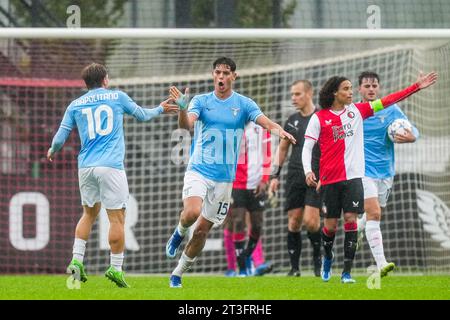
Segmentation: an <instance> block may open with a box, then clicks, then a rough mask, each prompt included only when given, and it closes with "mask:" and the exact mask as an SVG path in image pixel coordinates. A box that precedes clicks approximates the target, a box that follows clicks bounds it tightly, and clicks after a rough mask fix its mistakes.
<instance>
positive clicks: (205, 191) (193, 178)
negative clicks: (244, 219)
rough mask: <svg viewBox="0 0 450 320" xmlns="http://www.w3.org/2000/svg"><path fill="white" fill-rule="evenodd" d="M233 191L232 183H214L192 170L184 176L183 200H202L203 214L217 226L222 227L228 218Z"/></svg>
mask: <svg viewBox="0 0 450 320" xmlns="http://www.w3.org/2000/svg"><path fill="white" fill-rule="evenodd" d="M232 190H233V183H231V182H216V181H212V180H210V179H208V178H205V177H204V176H202V175H201V174H200V173H197V172H195V171H192V170H189V171H186V173H185V174H184V186H183V200H184V199H186V198H189V197H200V198H202V199H203V207H202V213H201V214H202V216H203V217H204V218H205V219H206V220H208V221H210V222H212V223H214V224H215V225H216V226H217V225H221V224H222V223H223V221H224V220H225V218H226V216H227V213H228V210H229V208H230V204H231V191H232Z"/></svg>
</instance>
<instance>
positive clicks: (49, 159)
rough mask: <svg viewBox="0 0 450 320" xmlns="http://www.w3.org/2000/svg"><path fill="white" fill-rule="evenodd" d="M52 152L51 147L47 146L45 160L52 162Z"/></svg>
mask: <svg viewBox="0 0 450 320" xmlns="http://www.w3.org/2000/svg"><path fill="white" fill-rule="evenodd" d="M54 154H55V153H54V152H53V149H52V148H49V149H48V151H47V160H48V161H50V162H53V155H54Z"/></svg>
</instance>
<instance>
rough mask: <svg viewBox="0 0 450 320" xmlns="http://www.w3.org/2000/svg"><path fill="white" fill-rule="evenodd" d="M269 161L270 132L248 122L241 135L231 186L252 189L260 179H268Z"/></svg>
mask: <svg viewBox="0 0 450 320" xmlns="http://www.w3.org/2000/svg"><path fill="white" fill-rule="evenodd" d="M270 162H271V143H270V132H269V131H268V130H265V129H264V128H262V127H261V126H259V125H257V124H255V123H254V122H249V123H248V124H247V126H246V127H245V130H244V135H243V136H242V143H241V150H240V154H239V159H238V165H237V169H236V179H235V180H234V183H233V188H234V189H246V190H253V189H256V187H257V186H258V185H259V183H260V182H261V181H264V182H267V181H269V175H270Z"/></svg>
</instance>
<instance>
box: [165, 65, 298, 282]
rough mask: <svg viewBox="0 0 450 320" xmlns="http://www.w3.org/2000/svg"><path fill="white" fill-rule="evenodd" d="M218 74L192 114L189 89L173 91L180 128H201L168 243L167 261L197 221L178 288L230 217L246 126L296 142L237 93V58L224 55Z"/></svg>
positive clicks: (174, 278) (177, 273) (178, 272)
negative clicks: (215, 227)
mask: <svg viewBox="0 0 450 320" xmlns="http://www.w3.org/2000/svg"><path fill="white" fill-rule="evenodd" d="M212 76H213V80H214V91H213V92H210V93H207V94H201V95H196V96H195V97H194V98H193V99H192V101H191V102H190V104H189V109H188V110H186V109H187V107H188V101H187V100H188V99H187V93H188V89H186V92H185V94H184V95H183V94H181V92H180V91H179V90H178V89H177V88H176V87H172V88H171V89H170V97H171V98H172V99H174V100H175V101H176V102H177V104H178V105H179V106H180V109H181V111H180V113H179V116H178V123H179V126H180V127H181V128H183V129H187V130H190V129H192V128H193V127H194V126H195V128H194V140H193V144H192V150H191V157H190V159H189V164H188V167H187V170H186V173H185V176H184V186H183V211H182V212H181V215H180V220H179V223H178V226H177V227H176V228H175V230H174V232H173V234H172V236H171V237H170V239H169V241H168V242H167V246H166V255H167V257H169V258H171V259H173V258H175V256H176V253H177V250H178V247H179V246H180V244H181V242H182V240H183V238H184V236H185V235H186V233H187V231H188V228H189V227H190V226H191V225H193V224H194V222H196V221H197V224H196V227H195V230H194V232H193V236H192V238H191V239H190V241H189V242H188V243H187V245H186V247H185V249H184V252H183V253H182V254H181V257H180V259H179V261H178V265H177V267H176V268H175V270H174V271H173V272H172V274H171V276H170V287H173V288H180V287H181V286H182V285H181V276H182V274H183V273H184V272H185V271H186V270H188V269H189V268H190V267H191V266H192V264H193V263H194V261H195V259H196V257H197V256H198V255H199V254H200V252H201V251H202V249H203V247H204V245H205V241H206V238H207V236H208V233H209V231H210V229H211V227H212V226H213V225H214V224H216V225H220V224H222V222H223V221H224V219H225V217H226V215H227V213H228V209H229V206H230V200H231V191H232V187H233V181H234V179H235V174H236V166H237V160H238V156H239V150H240V143H241V141H242V134H243V133H244V127H245V125H246V124H247V123H248V122H250V121H253V122H255V123H256V124H259V125H260V126H261V127H263V128H265V129H267V130H270V131H271V133H273V134H276V135H279V136H280V138H287V139H289V140H290V141H291V142H292V143H295V139H294V138H293V137H292V135H290V134H289V133H287V132H285V131H284V130H283V128H282V127H281V126H280V125H278V124H276V123H274V122H273V121H271V120H270V119H269V118H267V117H266V116H265V115H264V114H263V113H262V111H261V110H260V108H259V107H258V105H257V104H256V103H255V102H254V101H253V100H251V99H250V98H248V97H245V96H243V95H241V94H239V93H237V92H235V91H234V90H233V83H234V81H235V80H236V77H237V73H236V64H235V62H234V61H233V60H232V59H230V58H227V57H222V58H219V59H217V60H216V61H214V63H213V71H212Z"/></svg>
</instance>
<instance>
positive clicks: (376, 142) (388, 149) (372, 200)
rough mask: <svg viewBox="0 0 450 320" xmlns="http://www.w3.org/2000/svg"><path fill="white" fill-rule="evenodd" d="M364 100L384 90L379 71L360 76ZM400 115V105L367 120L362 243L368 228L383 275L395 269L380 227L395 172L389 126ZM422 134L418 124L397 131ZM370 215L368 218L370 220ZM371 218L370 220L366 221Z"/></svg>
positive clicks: (408, 139)
mask: <svg viewBox="0 0 450 320" xmlns="http://www.w3.org/2000/svg"><path fill="white" fill-rule="evenodd" d="M358 82H359V94H360V95H361V98H362V102H371V101H374V100H375V99H377V98H378V95H379V93H380V79H379V76H378V74H376V73H375V72H369V71H365V72H362V73H361V74H360V75H359V77H358ZM396 119H406V120H408V118H407V117H406V115H405V114H404V113H403V112H402V110H401V109H400V108H399V106H398V105H396V104H394V105H393V106H391V107H389V108H387V109H384V110H381V111H380V112H377V113H376V114H375V115H374V116H373V117H370V118H368V119H367V120H366V121H364V156H365V161H366V166H365V177H364V178H363V180H362V181H363V186H364V211H365V213H364V215H363V216H362V218H361V219H358V243H360V242H361V240H362V237H363V236H364V233H363V231H364V229H365V231H366V238H367V241H368V242H369V246H370V250H371V251H372V255H373V257H374V259H375V262H376V263H377V268H378V270H379V271H380V275H381V277H384V276H386V275H387V274H388V273H389V272H390V271H392V270H394V268H395V264H394V263H393V262H389V263H388V262H387V261H386V257H385V255H384V248H383V237H382V234H381V229H380V221H381V214H382V212H383V209H384V208H385V207H386V204H387V200H388V197H389V194H390V191H391V188H392V183H393V180H394V175H395V157H394V155H395V154H394V143H393V142H392V141H391V140H390V139H389V138H388V137H387V128H388V127H389V125H390V124H391V123H392V122H394V121H395V120H396ZM418 137H419V131H418V130H417V128H416V127H413V128H412V131H408V130H406V134H405V135H399V134H397V135H396V137H395V142H396V143H412V142H414V141H416V139H417V138H418ZM366 219H367V220H366ZM366 221H367V222H366Z"/></svg>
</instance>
